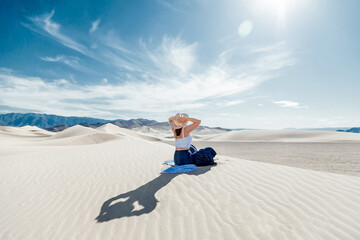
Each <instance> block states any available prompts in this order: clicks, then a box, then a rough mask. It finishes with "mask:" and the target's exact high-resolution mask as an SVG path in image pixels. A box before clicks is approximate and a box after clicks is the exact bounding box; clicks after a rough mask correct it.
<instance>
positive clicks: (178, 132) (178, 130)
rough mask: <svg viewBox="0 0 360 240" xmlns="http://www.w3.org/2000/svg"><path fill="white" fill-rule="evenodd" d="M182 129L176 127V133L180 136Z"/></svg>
mask: <svg viewBox="0 0 360 240" xmlns="http://www.w3.org/2000/svg"><path fill="white" fill-rule="evenodd" d="M181 129H182V128H179V129H175V134H176V136H180V133H181Z"/></svg>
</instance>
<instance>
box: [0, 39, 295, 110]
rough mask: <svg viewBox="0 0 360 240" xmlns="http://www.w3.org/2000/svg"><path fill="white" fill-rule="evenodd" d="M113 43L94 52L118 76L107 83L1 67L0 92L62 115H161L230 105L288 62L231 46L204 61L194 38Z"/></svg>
mask: <svg viewBox="0 0 360 240" xmlns="http://www.w3.org/2000/svg"><path fill="white" fill-rule="evenodd" d="M110 38H115V36H114V35H113V36H111V35H109V36H108V38H105V39H104V43H105V45H106V46H108V45H107V44H108V43H109V40H110ZM113 43H114V44H113V45H111V46H109V47H111V49H109V48H105V47H104V46H103V45H102V49H101V50H102V51H99V52H98V55H97V56H96V57H97V60H98V61H99V62H102V63H104V64H106V65H107V66H109V65H110V66H114V67H115V68H114V69H116V70H117V71H118V74H119V75H118V78H119V79H120V81H118V82H116V80H117V79H116V78H115V79H109V80H111V84H109V81H104V80H102V81H100V82H98V83H96V84H92V85H91V84H87V85H81V84H80V83H79V84H77V83H76V82H77V80H76V79H73V80H72V81H71V83H69V82H67V83H66V84H65V82H64V81H62V84H60V83H61V82H59V81H53V82H48V81H45V80H43V79H41V78H33V77H19V76H16V74H14V73H11V72H2V73H1V76H0V91H1V92H2V97H3V98H4V99H5V101H6V104H5V105H6V106H9V107H13V108H27V109H39V110H40V111H43V112H52V113H58V114H64V113H65V115H71V114H77V115H78V114H79V113H81V112H83V113H87V115H88V116H94V117H101V116H100V115H99V114H103V116H110V115H115V114H117V113H119V112H122V111H127V112H142V113H149V114H150V113H154V114H155V113H157V114H162V113H164V112H170V111H188V110H196V109H208V108H209V107H213V106H214V104H215V105H216V103H219V104H220V105H221V107H223V106H233V105H236V104H241V103H242V102H243V101H242V100H239V96H240V95H239V94H242V93H244V92H247V91H249V90H252V89H254V88H255V87H257V86H258V85H259V84H261V83H262V82H264V81H267V80H269V79H271V78H272V75H273V73H274V71H275V70H278V69H281V68H283V67H286V66H288V65H289V64H290V63H291V62H292V60H291V59H290V58H291V54H290V52H289V51H287V52H286V54H284V53H283V52H282V50H279V49H276V50H271V51H268V52H262V53H257V54H256V56H255V60H252V62H251V61H250V62H248V63H246V64H244V63H241V62H238V61H236V59H233V54H234V53H235V52H236V51H238V49H236V48H233V49H225V50H223V51H221V52H220V54H219V55H218V56H219V57H218V59H217V60H216V61H214V63H212V64H206V65H205V64H201V63H200V62H199V60H198V49H199V43H197V42H194V43H187V42H185V41H183V40H182V39H181V38H180V37H170V36H165V37H164V38H163V39H162V41H161V42H160V44H159V45H158V46H155V47H150V46H149V45H147V44H146V43H145V42H143V41H142V40H140V41H139V44H140V46H139V48H138V49H136V48H133V49H131V51H130V50H127V49H128V48H127V47H126V45H125V44H123V42H122V41H121V40H118V41H113ZM153 45H154V44H152V45H151V46H153ZM238 54H239V55H241V53H238ZM42 60H44V61H53V62H63V63H65V64H70V63H71V60H72V61H73V62H74V63H76V60H77V59H76V58H70V57H65V56H57V57H54V58H51V57H43V58H42ZM270 60H271V63H269V61H270ZM69 61H70V62H69ZM274 66H276V67H274ZM14 79H15V80H16V81H13V80H14ZM104 83H106V84H104ZM21 86H23V87H21ZM235 96H236V98H235ZM240 97H241V96H240ZM74 105H75V106H76V107H75V108H74V107H73V106H74ZM220 105H217V106H220ZM54 111H57V112H54ZM103 116H102V117H103Z"/></svg>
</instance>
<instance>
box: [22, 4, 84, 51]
mask: <svg viewBox="0 0 360 240" xmlns="http://www.w3.org/2000/svg"><path fill="white" fill-rule="evenodd" d="M54 13H55V11H54V10H52V11H51V13H48V14H44V15H41V16H36V17H29V18H28V19H29V20H30V21H31V22H32V23H33V25H34V26H35V28H34V27H33V26H32V25H28V24H25V23H24V24H23V25H24V26H25V27H27V28H29V29H31V30H33V31H37V32H39V33H41V34H49V35H50V36H51V37H53V38H54V39H55V40H57V41H58V42H60V43H61V44H63V45H64V46H66V47H68V48H71V49H73V50H75V51H77V52H80V53H82V54H84V55H88V53H87V48H86V47H85V46H83V45H82V44H80V43H78V42H76V41H74V40H73V39H71V38H70V37H68V36H66V35H65V34H63V33H61V32H60V28H61V25H60V24H58V23H55V22H53V21H52V19H51V18H52V17H53V16H54ZM39 30H40V31H39Z"/></svg>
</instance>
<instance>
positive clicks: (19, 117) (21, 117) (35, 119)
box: [0, 113, 122, 129]
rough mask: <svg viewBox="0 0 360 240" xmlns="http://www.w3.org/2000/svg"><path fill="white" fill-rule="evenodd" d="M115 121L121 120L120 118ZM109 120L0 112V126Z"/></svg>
mask: <svg viewBox="0 0 360 240" xmlns="http://www.w3.org/2000/svg"><path fill="white" fill-rule="evenodd" d="M116 121H122V120H121V119H119V120H116ZM107 122H109V120H105V119H99V118H90V117H63V116H58V115H48V114H39V113H7V114H0V126H12V127H22V126H26V125H30V126H37V127H39V128H43V129H46V128H50V127H54V126H57V125H65V126H73V125H76V124H80V123H88V124H95V123H107Z"/></svg>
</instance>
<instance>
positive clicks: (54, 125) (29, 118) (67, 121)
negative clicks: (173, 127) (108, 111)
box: [0, 113, 231, 133]
mask: <svg viewBox="0 0 360 240" xmlns="http://www.w3.org/2000/svg"><path fill="white" fill-rule="evenodd" d="M106 123H112V124H114V125H116V126H119V127H122V128H128V129H135V130H137V131H140V132H144V133H147V132H154V131H162V132H165V131H169V130H170V128H169V123H168V122H157V121H155V120H148V119H143V118H138V119H130V120H123V119H117V120H105V119H99V118H89V117H64V116H58V115H48V114H38V113H7V114H0V126H13V127H22V126H26V125H31V126H37V127H40V128H43V129H46V130H48V131H53V132H58V131H62V130H64V129H66V128H68V127H71V126H74V125H77V124H79V125H82V126H85V127H91V128H97V127H100V126H101V125H103V124H106ZM209 130H211V132H214V130H215V132H223V131H231V130H229V129H226V128H220V127H215V128H210V127H206V126H199V127H198V128H197V129H196V131H195V132H197V133H206V132H208V131H209Z"/></svg>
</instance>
